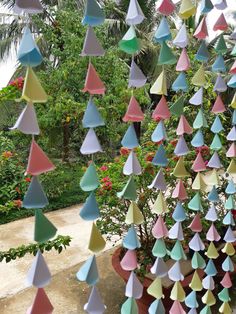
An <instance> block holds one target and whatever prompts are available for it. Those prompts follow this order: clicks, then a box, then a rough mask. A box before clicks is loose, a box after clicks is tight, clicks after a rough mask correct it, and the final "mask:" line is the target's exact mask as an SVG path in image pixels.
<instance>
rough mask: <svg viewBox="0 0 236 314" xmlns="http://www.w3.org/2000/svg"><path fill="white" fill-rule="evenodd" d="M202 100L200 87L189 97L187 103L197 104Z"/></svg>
mask: <svg viewBox="0 0 236 314" xmlns="http://www.w3.org/2000/svg"><path fill="white" fill-rule="evenodd" d="M202 102H203V88H202V87H200V88H199V90H198V91H197V92H196V93H195V94H194V95H193V96H192V97H191V98H190V100H189V103H190V104H191V105H195V106H199V105H201V104H202Z"/></svg>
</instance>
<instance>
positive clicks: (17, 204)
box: [13, 200, 22, 207]
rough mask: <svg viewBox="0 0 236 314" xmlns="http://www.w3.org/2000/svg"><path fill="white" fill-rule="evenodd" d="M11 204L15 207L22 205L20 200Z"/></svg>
mask: <svg viewBox="0 0 236 314" xmlns="http://www.w3.org/2000/svg"><path fill="white" fill-rule="evenodd" d="M13 203H14V205H15V206H16V207H21V205H22V201H21V200H14V201H13Z"/></svg>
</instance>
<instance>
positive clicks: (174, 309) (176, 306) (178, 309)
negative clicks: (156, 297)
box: [169, 300, 186, 314]
mask: <svg viewBox="0 0 236 314" xmlns="http://www.w3.org/2000/svg"><path fill="white" fill-rule="evenodd" d="M175 313H178V314H186V312H185V310H184V309H183V307H182V305H181V303H180V302H179V301H178V300H175V301H174V302H173V304H172V306H171V308H170V311H169V314H175Z"/></svg>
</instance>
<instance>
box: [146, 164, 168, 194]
mask: <svg viewBox="0 0 236 314" xmlns="http://www.w3.org/2000/svg"><path fill="white" fill-rule="evenodd" d="M148 188H149V189H153V188H155V189H157V190H161V191H165V190H166V188H167V185H166V181H165V177H164V174H163V171H162V169H160V170H159V171H158V173H157V175H156V177H155V178H154V179H153V181H152V183H151V184H150V185H148Z"/></svg>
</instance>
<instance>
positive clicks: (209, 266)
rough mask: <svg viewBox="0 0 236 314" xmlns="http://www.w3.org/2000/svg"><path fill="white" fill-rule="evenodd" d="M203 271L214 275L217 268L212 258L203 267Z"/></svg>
mask: <svg viewBox="0 0 236 314" xmlns="http://www.w3.org/2000/svg"><path fill="white" fill-rule="evenodd" d="M204 272H205V273H206V274H207V275H208V276H212V277H213V276H215V275H216V274H217V270H216V267H215V264H214V262H213V260H212V259H209V261H208V263H207V266H206V268H205V269H204Z"/></svg>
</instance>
